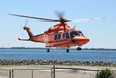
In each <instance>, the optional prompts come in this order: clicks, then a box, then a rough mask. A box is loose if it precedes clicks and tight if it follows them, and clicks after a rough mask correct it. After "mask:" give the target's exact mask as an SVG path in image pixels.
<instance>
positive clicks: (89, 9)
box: [0, 0, 116, 48]
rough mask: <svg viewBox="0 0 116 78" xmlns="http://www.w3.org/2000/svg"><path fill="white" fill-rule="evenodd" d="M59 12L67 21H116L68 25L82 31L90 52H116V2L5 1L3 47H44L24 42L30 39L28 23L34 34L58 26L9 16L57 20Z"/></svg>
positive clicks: (0, 23)
mask: <svg viewBox="0 0 116 78" xmlns="http://www.w3.org/2000/svg"><path fill="white" fill-rule="evenodd" d="M56 11H63V12H64V13H65V15H64V17H65V18H67V19H81V18H96V17H115V18H112V19H105V20H96V21H91V22H81V23H68V25H70V26H71V27H74V26H75V25H76V29H79V30H81V31H82V32H83V33H84V35H85V36H87V37H88V38H89V39H90V42H89V43H88V44H86V45H84V46H83V47H86V48H116V0H1V1H0V47H8V46H9V47H16V46H19V47H20V46H24V47H41V46H42V47H44V44H40V43H34V42H21V41H18V39H17V38H18V37H21V38H28V35H27V33H26V32H25V31H23V26H24V24H25V20H28V26H29V27H30V28H31V30H32V32H33V33H34V34H39V33H43V32H44V31H45V30H47V29H48V28H49V27H51V26H53V25H55V24H57V23H43V22H38V20H33V19H26V18H19V17H13V16H9V15H8V14H9V13H15V14H21V15H30V16H37V17H45V18H53V19H57V18H58V17H57V15H56V14H55V12H56Z"/></svg>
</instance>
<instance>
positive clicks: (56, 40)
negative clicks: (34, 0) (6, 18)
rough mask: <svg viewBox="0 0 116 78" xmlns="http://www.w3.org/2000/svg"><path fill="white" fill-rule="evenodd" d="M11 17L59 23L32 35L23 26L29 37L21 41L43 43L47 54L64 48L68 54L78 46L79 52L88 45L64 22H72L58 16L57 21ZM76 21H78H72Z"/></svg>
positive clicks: (80, 35)
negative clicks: (54, 48)
mask: <svg viewBox="0 0 116 78" xmlns="http://www.w3.org/2000/svg"><path fill="white" fill-rule="evenodd" d="M10 15H12V16H18V17H25V18H31V19H38V20H41V21H42V22H60V23H59V24H56V25H54V26H53V27H50V28H49V29H48V30H47V31H45V32H44V33H42V34H38V35H33V33H32V32H31V30H30V28H29V27H26V26H24V30H26V31H27V33H28V35H29V39H20V38H18V39H19V40H21V41H33V42H40V43H45V44H46V47H48V48H47V52H49V51H50V47H56V48H59V47H62V48H63V47H64V48H66V52H69V48H70V47H73V46H78V47H77V50H81V46H82V45H84V44H86V43H88V42H89V39H88V38H87V37H85V36H84V35H83V33H82V32H81V31H80V30H76V29H75V27H74V28H71V27H70V26H69V25H67V24H66V22H72V21H73V20H67V19H65V18H63V17H62V15H59V20H55V19H47V18H38V17H32V16H24V15H17V14H10ZM106 18H110V17H103V18H92V19H81V21H89V20H96V19H106ZM74 21H78V20H74Z"/></svg>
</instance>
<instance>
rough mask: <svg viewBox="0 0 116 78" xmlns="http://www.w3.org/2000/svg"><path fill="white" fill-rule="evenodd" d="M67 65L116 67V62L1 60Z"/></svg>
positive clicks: (17, 63)
mask: <svg viewBox="0 0 116 78" xmlns="http://www.w3.org/2000/svg"><path fill="white" fill-rule="evenodd" d="M53 64H55V65H66V66H103V67H116V62H103V61H70V60H69V61H62V60H15V59H14V60H7V59H4V60H0V65H53Z"/></svg>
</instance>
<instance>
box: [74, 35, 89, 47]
mask: <svg viewBox="0 0 116 78" xmlns="http://www.w3.org/2000/svg"><path fill="white" fill-rule="evenodd" d="M72 42H73V43H74V44H75V43H76V44H77V45H79V46H82V45H84V44H86V43H88V42H89V39H88V38H87V37H85V36H76V37H74V38H73V39H72Z"/></svg>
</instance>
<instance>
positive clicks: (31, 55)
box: [0, 49, 116, 62]
mask: <svg viewBox="0 0 116 78" xmlns="http://www.w3.org/2000/svg"><path fill="white" fill-rule="evenodd" d="M0 59H19V60H22V59H27V60H29V59H34V60H40V59H41V60H76V61H105V62H116V50H81V51H77V50H70V52H69V53H66V50H54V49H52V50H50V53H47V52H46V49H0Z"/></svg>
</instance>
